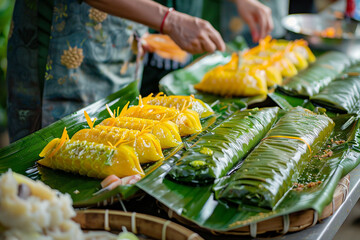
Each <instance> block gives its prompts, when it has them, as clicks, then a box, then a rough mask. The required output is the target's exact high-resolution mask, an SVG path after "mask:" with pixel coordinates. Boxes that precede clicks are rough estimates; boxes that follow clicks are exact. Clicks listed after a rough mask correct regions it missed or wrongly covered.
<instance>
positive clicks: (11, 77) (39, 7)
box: [7, 0, 225, 142]
mask: <svg viewBox="0 0 360 240" xmlns="http://www.w3.org/2000/svg"><path fill="white" fill-rule="evenodd" d="M120 17H121V18H120ZM125 19H128V20H125ZM130 20H131V21H130ZM135 22H137V23H135ZM139 23H141V24H139ZM144 25H146V26H149V27H151V28H153V29H155V30H157V31H160V32H163V33H165V34H168V35H169V36H170V37H171V38H172V39H173V40H174V41H175V42H176V43H177V44H178V45H179V46H180V47H181V48H182V49H184V50H186V51H188V52H190V53H202V52H213V51H215V50H220V51H223V50H224V49H225V44H224V42H223V40H222V38H221V36H220V34H219V33H218V32H217V31H216V30H215V29H214V28H213V27H212V26H211V24H210V23H209V22H207V21H205V20H202V19H199V18H196V17H192V16H189V15H186V14H183V13H180V12H178V11H172V12H171V11H169V8H168V7H165V6H163V5H160V4H158V3H156V2H153V1H150V0H136V1H133V0H131V1H130V0H116V1H115V0H87V1H85V2H83V3H81V2H79V1H77V0H59V1H51V0H39V1H16V3H15V8H14V14H13V20H12V22H11V26H12V27H11V31H10V34H9V44H8V70H7V87H8V100H7V101H8V102H7V103H8V106H7V108H8V119H9V122H11V125H9V136H10V140H11V142H13V141H15V140H17V139H20V138H22V137H24V136H26V135H28V134H30V133H32V132H34V131H36V130H38V129H40V128H42V127H45V126H47V125H49V124H50V123H52V122H54V121H56V120H58V119H60V118H62V117H64V116H66V115H68V114H70V113H73V112H74V111H76V110H78V109H81V108H83V107H85V106H87V105H89V104H91V103H93V102H95V101H97V100H99V99H101V98H104V97H106V96H108V95H110V94H111V93H114V92H116V91H118V90H120V89H121V88H123V87H125V86H127V85H128V84H129V83H131V82H133V81H137V83H138V86H140V84H141V82H140V80H141V75H142V64H141V61H139V55H140V54H141V50H142V47H141V46H140V44H139V41H138V39H139V38H140V37H141V36H142V35H143V34H144V33H145V32H147V27H145V26H144ZM134 46H135V49H134ZM136 52H137V54H138V56H136Z"/></svg>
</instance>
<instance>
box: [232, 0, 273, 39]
mask: <svg viewBox="0 0 360 240" xmlns="http://www.w3.org/2000/svg"><path fill="white" fill-rule="evenodd" d="M233 2H234V3H235V4H236V7H237V10H238V13H239V14H240V16H241V17H242V18H243V19H244V21H245V22H246V23H247V24H248V26H249V28H250V31H251V36H252V38H253V41H254V42H258V41H259V40H260V39H262V38H264V37H265V36H266V35H268V34H269V33H270V32H271V31H272V30H273V28H274V24H273V20H272V16H271V9H270V8H269V7H267V6H265V5H263V4H262V3H260V2H259V1H257V0H233Z"/></svg>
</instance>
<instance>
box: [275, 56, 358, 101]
mask: <svg viewBox="0 0 360 240" xmlns="http://www.w3.org/2000/svg"><path fill="white" fill-rule="evenodd" d="M351 63H352V61H351V59H350V58H349V57H347V56H346V55H345V54H343V53H340V52H327V53H325V54H323V55H321V56H320V57H318V58H317V60H316V62H315V63H313V64H312V65H311V66H310V67H309V68H307V69H305V70H303V71H301V72H300V73H299V74H298V75H296V76H294V77H291V78H289V79H286V80H285V81H284V83H285V84H284V85H283V86H278V90H280V91H282V92H284V93H286V94H288V95H290V96H296V97H302V98H309V97H311V96H313V95H315V94H317V93H319V92H320V91H321V90H322V89H323V88H324V87H325V86H327V85H328V84H329V83H330V82H331V81H333V80H334V79H335V78H336V77H337V76H338V75H339V74H340V73H341V72H343V71H344V70H345V68H347V67H349V66H350V65H351Z"/></svg>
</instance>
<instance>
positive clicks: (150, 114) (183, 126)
mask: <svg viewBox="0 0 360 240" xmlns="http://www.w3.org/2000/svg"><path fill="white" fill-rule="evenodd" d="M127 106H128V104H127V105H126V106H125V107H124V108H123V110H122V111H121V113H120V117H136V118H146V119H152V120H162V119H169V120H170V121H172V122H174V123H175V124H176V125H177V126H178V127H179V132H180V136H187V135H191V134H194V133H198V132H201V131H202V126H201V123H200V117H199V114H198V113H197V112H195V111H193V110H190V109H183V110H182V111H179V110H177V109H175V108H168V107H163V106H156V105H146V104H143V105H136V106H131V107H129V108H127Z"/></svg>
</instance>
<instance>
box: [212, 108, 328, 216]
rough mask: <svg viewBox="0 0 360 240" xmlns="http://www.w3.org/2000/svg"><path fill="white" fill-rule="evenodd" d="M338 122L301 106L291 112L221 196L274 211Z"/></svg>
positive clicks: (221, 192) (240, 204)
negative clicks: (335, 122)
mask: <svg viewBox="0 0 360 240" xmlns="http://www.w3.org/2000/svg"><path fill="white" fill-rule="evenodd" d="M333 128H334V122H333V121H332V120H331V119H330V118H329V117H327V116H325V115H318V114H315V113H313V112H311V111H309V110H307V109H304V108H301V107H297V108H294V109H292V110H290V111H289V112H287V113H286V114H285V115H284V116H283V117H282V118H281V119H280V120H279V121H278V122H277V124H276V125H275V126H274V127H273V128H272V129H271V130H270V131H269V132H268V134H267V135H266V137H265V138H263V139H262V141H261V143H260V144H259V145H258V146H257V147H256V148H255V149H254V150H253V151H252V152H251V153H250V154H249V156H247V157H246V159H245V160H244V163H243V164H242V166H241V167H240V169H238V170H237V171H236V172H235V173H234V174H232V175H231V177H230V178H229V179H228V182H229V183H228V184H227V185H225V186H224V184H223V183H221V184H219V185H220V186H217V187H216V188H219V189H221V190H220V191H219V192H218V193H217V197H218V198H220V199H226V200H229V201H232V202H235V203H237V204H239V206H242V207H244V206H246V205H253V206H255V207H264V208H268V209H273V208H274V207H275V206H276V204H277V202H278V201H279V200H280V199H281V198H282V197H283V196H284V195H285V194H286V192H287V191H288V190H290V189H291V188H292V186H293V183H294V182H296V181H297V179H298V177H299V174H300V173H301V172H302V171H303V169H304V168H305V166H306V165H307V164H308V163H309V161H310V159H311V157H312V156H313V155H315V153H317V152H318V151H319V150H320V149H321V147H323V145H324V144H325V143H326V141H327V139H328V137H329V136H330V134H331V133H332V130H333Z"/></svg>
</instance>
